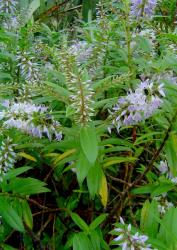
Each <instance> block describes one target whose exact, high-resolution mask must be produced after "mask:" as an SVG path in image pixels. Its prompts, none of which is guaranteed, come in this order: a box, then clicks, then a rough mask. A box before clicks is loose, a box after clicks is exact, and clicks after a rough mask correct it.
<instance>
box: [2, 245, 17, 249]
mask: <svg viewBox="0 0 177 250" xmlns="http://www.w3.org/2000/svg"><path fill="white" fill-rule="evenodd" d="M2 247H3V248H2V250H17V248H14V247H11V246H9V245H6V244H2ZM0 249H1V248H0Z"/></svg>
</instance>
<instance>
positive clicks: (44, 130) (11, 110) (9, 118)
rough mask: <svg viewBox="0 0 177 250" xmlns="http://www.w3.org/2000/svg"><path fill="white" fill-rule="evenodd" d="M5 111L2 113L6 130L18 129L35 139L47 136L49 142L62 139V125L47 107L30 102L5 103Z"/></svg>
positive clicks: (1, 116) (0, 114)
mask: <svg viewBox="0 0 177 250" xmlns="http://www.w3.org/2000/svg"><path fill="white" fill-rule="evenodd" d="M4 105H5V106H6V108H5V110H3V111H2V112H0V118H1V120H2V119H3V120H4V121H3V126H4V127H5V128H17V129H19V130H21V131H23V132H25V133H27V134H30V135H32V136H34V137H39V138H42V136H43V135H45V136H47V137H48V139H49V140H52V139H53V138H55V139H56V140H61V139H62V133H61V131H60V123H59V122H58V121H56V120H54V118H53V116H52V115H51V114H50V113H49V112H48V110H47V107H45V106H42V105H38V106H37V105H35V104H32V103H30V102H18V103H17V102H13V103H12V104H10V103H5V104H4Z"/></svg>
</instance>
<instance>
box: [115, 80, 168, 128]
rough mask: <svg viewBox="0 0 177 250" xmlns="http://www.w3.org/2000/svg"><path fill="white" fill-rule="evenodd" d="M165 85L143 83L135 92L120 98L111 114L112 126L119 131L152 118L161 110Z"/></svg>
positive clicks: (147, 81) (148, 81)
mask: <svg viewBox="0 0 177 250" xmlns="http://www.w3.org/2000/svg"><path fill="white" fill-rule="evenodd" d="M164 96H165V93H164V91H163V84H160V85H156V84H154V83H153V82H150V80H146V81H144V82H141V83H140V84H139V86H138V87H137V88H136V89H135V91H134V92H133V91H132V90H130V92H129V93H128V95H127V96H124V97H120V98H119V99H118V102H117V104H116V105H115V106H114V108H113V112H111V116H112V120H113V121H112V124H113V125H114V126H116V128H117V130H118V131H119V129H120V127H122V126H128V125H136V124H137V123H139V122H141V121H143V120H145V119H147V118H149V117H151V116H152V115H153V113H154V112H155V111H156V110H157V109H158V108H160V106H161V105H162V103H163V101H162V98H161V97H164Z"/></svg>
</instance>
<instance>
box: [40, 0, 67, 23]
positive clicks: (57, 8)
mask: <svg viewBox="0 0 177 250" xmlns="http://www.w3.org/2000/svg"><path fill="white" fill-rule="evenodd" d="M70 1H71V0H65V1H64V2H63V3H60V4H58V5H55V6H53V7H51V8H50V9H48V10H47V11H46V12H44V13H42V14H41V15H39V16H38V17H37V18H36V20H41V19H43V18H45V17H46V16H48V15H50V14H52V13H53V12H56V11H58V10H59V9H60V8H61V7H62V6H63V5H66V4H67V3H69V2H70Z"/></svg>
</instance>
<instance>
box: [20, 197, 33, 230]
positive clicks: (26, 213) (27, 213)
mask: <svg viewBox="0 0 177 250" xmlns="http://www.w3.org/2000/svg"><path fill="white" fill-rule="evenodd" d="M21 204H22V210H23V219H24V222H25V224H26V225H27V226H28V227H29V228H30V229H31V230H32V228H33V216H32V213H31V209H30V207H29V204H28V202H27V201H25V200H24V201H22V203H21Z"/></svg>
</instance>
